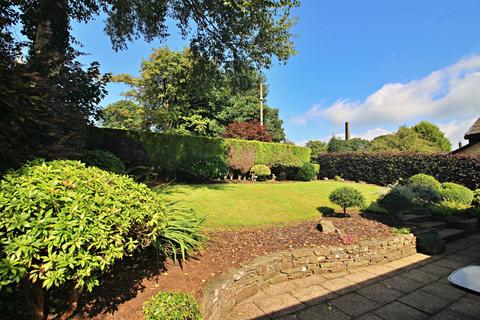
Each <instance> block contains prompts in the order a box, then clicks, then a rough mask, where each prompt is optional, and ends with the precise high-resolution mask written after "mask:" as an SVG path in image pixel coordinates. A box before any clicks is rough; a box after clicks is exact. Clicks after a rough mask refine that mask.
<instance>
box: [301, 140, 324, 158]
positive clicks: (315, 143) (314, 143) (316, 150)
mask: <svg viewBox="0 0 480 320" xmlns="http://www.w3.org/2000/svg"><path fill="white" fill-rule="evenodd" d="M305 147H307V148H310V149H311V150H312V156H311V157H312V161H313V162H315V161H317V158H318V155H319V154H321V153H323V152H327V144H326V143H325V142H323V141H319V140H310V141H308V142H307V143H306V144H305Z"/></svg>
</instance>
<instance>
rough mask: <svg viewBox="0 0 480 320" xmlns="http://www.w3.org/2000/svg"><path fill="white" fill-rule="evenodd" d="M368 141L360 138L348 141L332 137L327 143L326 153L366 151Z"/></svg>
mask: <svg viewBox="0 0 480 320" xmlns="http://www.w3.org/2000/svg"><path fill="white" fill-rule="evenodd" d="M369 145H370V141H368V140H365V139H360V138H353V139H350V140H348V141H345V140H343V139H340V138H337V137H332V138H331V139H330V141H329V142H328V146H327V150H328V152H334V153H335V152H362V151H366V150H367V148H368V147H369Z"/></svg>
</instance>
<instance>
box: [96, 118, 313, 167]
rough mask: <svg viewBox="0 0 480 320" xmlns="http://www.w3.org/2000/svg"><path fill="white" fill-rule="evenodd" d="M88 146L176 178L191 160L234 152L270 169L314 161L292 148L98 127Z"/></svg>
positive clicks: (305, 152) (304, 151)
mask: <svg viewBox="0 0 480 320" xmlns="http://www.w3.org/2000/svg"><path fill="white" fill-rule="evenodd" d="M87 146H88V147H89V148H90V149H101V150H108V151H110V152H112V153H113V154H115V155H117V156H118V157H119V158H120V159H122V160H124V161H128V163H129V165H130V166H132V167H133V166H137V165H145V163H137V162H136V160H135V159H136V157H138V158H139V160H142V161H146V164H147V165H148V166H150V167H155V168H158V169H159V174H160V175H161V176H163V177H173V176H175V175H176V174H177V172H178V171H179V169H180V168H181V167H182V165H183V163H185V162H186V161H187V160H188V159H189V158H190V157H199V158H203V157H219V158H222V159H225V160H227V159H228V152H229V150H230V149H231V148H240V149H242V148H251V149H253V150H254V151H255V164H265V165H267V166H273V165H288V166H291V165H293V166H297V167H301V166H302V165H303V163H305V162H308V161H309V159H310V149H309V148H303V147H298V146H294V145H288V144H279V143H267V142H258V141H246V140H236V139H218V138H208V137H198V136H188V135H169V134H162V133H153V132H145V131H143V132H142V131H126V130H115V129H101V128H94V127H92V128H90V130H89V136H88V141H87ZM123 146H132V147H123ZM130 151H132V152H130ZM138 155H140V156H138ZM127 159H128V160H127Z"/></svg>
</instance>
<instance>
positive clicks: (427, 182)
mask: <svg viewBox="0 0 480 320" xmlns="http://www.w3.org/2000/svg"><path fill="white" fill-rule="evenodd" d="M408 182H409V183H410V184H417V185H422V186H429V187H431V188H433V189H435V190H440V189H441V188H442V184H441V183H440V182H439V181H438V180H437V179H435V178H434V177H432V176H429V175H428V174H424V173H419V174H416V175H414V176H411V177H410V178H409V179H408Z"/></svg>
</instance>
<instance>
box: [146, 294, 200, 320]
mask: <svg viewBox="0 0 480 320" xmlns="http://www.w3.org/2000/svg"><path fill="white" fill-rule="evenodd" d="M143 315H144V319H145V320H202V314H201V313H200V308H199V307H198V305H197V302H196V301H195V298H194V297H193V296H192V295H191V294H188V293H183V292H160V293H158V294H156V295H154V296H153V297H152V298H150V299H149V300H148V301H147V302H146V303H145V305H144V306H143Z"/></svg>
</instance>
